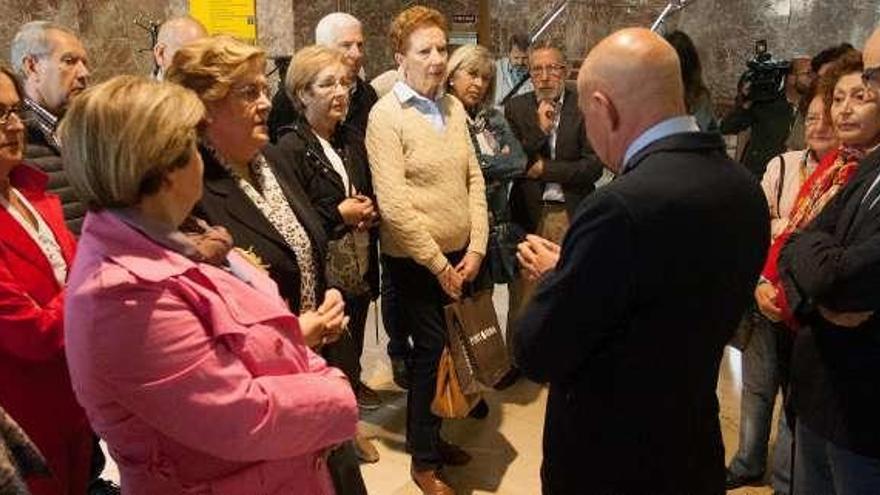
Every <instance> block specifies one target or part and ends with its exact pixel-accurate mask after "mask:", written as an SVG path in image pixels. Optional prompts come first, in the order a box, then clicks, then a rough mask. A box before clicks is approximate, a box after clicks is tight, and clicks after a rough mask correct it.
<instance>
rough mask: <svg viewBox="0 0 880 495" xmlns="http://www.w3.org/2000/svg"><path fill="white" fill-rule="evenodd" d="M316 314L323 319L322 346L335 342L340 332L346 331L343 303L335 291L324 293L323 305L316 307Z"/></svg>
mask: <svg viewBox="0 0 880 495" xmlns="http://www.w3.org/2000/svg"><path fill="white" fill-rule="evenodd" d="M318 314H319V315H321V316H322V317H323V318H324V326H325V331H324V340H323V342H322V344H329V343H331V342H336V341H337V340H339V337H341V336H342V332H343V331H345V330H347V329H348V317H347V316H345V301H344V300H343V299H342V294H341V293H340V292H339V291H338V290H336V289H330V290H328V291H326V292H324V303H323V304H321V306H319V307H318Z"/></svg>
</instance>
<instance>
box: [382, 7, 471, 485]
mask: <svg viewBox="0 0 880 495" xmlns="http://www.w3.org/2000/svg"><path fill="white" fill-rule="evenodd" d="M446 30H447V24H446V20H445V19H444V18H443V16H442V15H441V14H440V13H439V12H437V11H436V10H433V9H430V8H426V7H421V6H416V7H412V8H409V9H407V10H405V11H403V12H402V13H401V14H400V15H398V16H397V18H396V19H395V20H394V21H393V22H392V25H391V44H392V46H393V48H394V51H395V55H394V56H395V59H396V60H397V62H398V64H399V65H400V69H401V74H402V75H403V77H402V80H401V81H398V82H397V83H396V84H395V85H394V88H393V89H392V90H391V92H389V93H388V94H387V95H385V96H384V97H383V98H382V99H381V100H379V102H378V103H376V106H375V107H373V111H372V112H371V114H370V120H369V124H368V126H367V136H366V144H367V152H368V154H369V161H370V168H371V170H372V173H373V183H374V187H375V192H376V197H377V200H378V205H379V212H380V215H381V218H382V223H381V224H380V229H379V232H380V240H381V249H382V256H383V257H384V258H385V263H386V267H387V269H388V272H389V276H390V278H391V281H392V283H393V284H394V286H395V287H396V289H397V292H398V296H399V306H400V311H401V315H400V317H401V319H402V323H403V326H404V327H405V328H408V329H409V330H410V332H411V337H412V339H413V343H414V349H413V352H412V354H411V355H410V363H409V365H410V366H409V372H410V376H409V383H410V387H409V390H408V396H407V428H406V430H407V448H408V450H409V452H410V454H411V455H412V475H413V478H414V480H415V481H416V484H417V485H419V487H420V488H421V489H422V491H424V492H426V493H452V491H451V488H450V487H449V486H448V485H446V484H445V482H444V481H443V480H442V477H441V475H440V471H439V470H440V468H441V467H442V466H443V465H444V464H452V465H454V464H463V463H465V462H467V461H468V460H469V457H468V455H467V454H466V453H465V452H464V451H462V450H461V449H459V448H457V447H455V446H453V445H452V444H449V443H447V442H445V441H444V440H442V439H441V438H440V423H441V420H440V418H439V417H437V416H435V415H433V414H432V413H431V410H430V406H431V399H432V398H433V396H434V387H435V381H436V377H437V363H438V362H439V359H440V355H441V353H442V351H443V347H444V345H445V343H446V328H445V327H446V326H445V322H444V316H443V306H444V305H445V304H448V303H449V301H450V300H453V299H457V298H458V297H460V296H461V291H462V285H463V284H464V283H466V282H469V281H472V280H473V279H474V278H475V277H476V275H477V272H478V271H479V269H480V264H481V262H482V260H483V256H484V255H485V252H486V240H487V236H488V216H487V211H486V197H485V191H484V185H483V176H482V172H481V171H480V166H479V164H478V163H477V159H476V157H475V155H474V150H473V146H472V145H471V141H470V135H469V133H468V127H467V120H466V113H465V110H464V107H462V104H461V103H460V102H459V101H458V100H457V99H455V98H454V97H452V96H449V95H442V93H441V92H442V90H443V86H444V85H443V82H444V77H445V71H446V62H447V57H448V55H447V52H446Z"/></svg>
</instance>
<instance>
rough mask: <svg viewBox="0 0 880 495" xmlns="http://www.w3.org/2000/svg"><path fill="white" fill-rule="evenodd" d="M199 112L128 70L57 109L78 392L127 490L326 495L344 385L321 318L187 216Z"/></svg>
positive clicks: (220, 234) (197, 187) (175, 92)
mask: <svg viewBox="0 0 880 495" xmlns="http://www.w3.org/2000/svg"><path fill="white" fill-rule="evenodd" d="M204 119H205V106H204V105H203V104H202V102H201V101H200V100H199V99H198V97H196V95H195V94H193V93H192V92H190V91H187V90H185V89H184V88H182V87H180V86H177V85H174V84H169V83H160V82H155V81H151V80H148V79H145V78H140V77H134V76H119V77H116V78H113V79H111V80H109V81H107V82H105V83H103V84H100V85H97V86H95V87H93V88H90V89H88V90H87V91H85V92H84V93H82V94H81V95H80V96H79V97H78V98H77V99H76V100H75V101H74V102H73V104H72V105H71V107H70V108H69V109H68V111H67V114H66V116H65V118H64V121H63V122H62V124H61V127H60V134H61V139H63V141H64V143H65V146H64V160H65V167H66V171H67V173H68V175H69V177H70V181H71V184H72V185H73V187H74V189H75V191H76V193H77V194H78V196H79V197H80V198H82V199H83V200H84V201H85V202H86V203H87V204H88V207H89V210H90V211H89V213H88V214H87V215H86V219H85V223H84V226H83V231H82V237H80V244H79V250H78V252H77V256H76V258H75V260H74V263H73V268H72V270H71V274H70V277H69V283H68V288H67V299H66V302H65V315H66V316H65V323H66V326H67V329H68V332H67V336H66V340H67V347H66V353H67V358H68V362H69V365H70V375H71V380H72V383H73V387H74V390H75V392H76V395H77V398H78V400H79V402H80V403H81V404H82V405H83V407H84V408H85V410H86V412H87V414H88V416H89V419H90V420H91V422H92V426H93V427H94V429H95V431H96V432H97V433H98V434H99V435H100V436H101V437H102V438H103V439H104V440H105V441H106V442H107V444H108V446H109V448H110V451H111V453H112V454H113V456H114V458H115V459H116V462H117V464H118V465H119V469H120V473H121V477H122V489H123V492H124V493H126V494H127V495H139V494H144V495H147V494H155V493H162V494H169V495H174V494H181V495H182V494H185V493H224V494H230V495H234V494H241V495H245V494H252V493H255V492H257V491H259V492H260V493H267V494H279V495H280V494H288V493H309V494H312V493H315V494H332V493H334V492H333V488H332V486H331V482H330V477H329V475H328V472H327V469H326V467H325V462H324V461H325V459H326V454H327V452H328V451H329V450H330V449H332V448H333V446H335V445H337V444H338V443H340V442H343V441H345V440H347V439H349V438H351V437H352V435H353V434H354V430H355V423H356V421H357V407H356V405H355V401H354V396H353V395H352V393H351V390H350V388H349V386H348V384H347V383H346V382H345V381H344V380H343V375H342V373H340V372H339V371H338V370H336V369H333V368H329V367H327V366H326V364H325V363H324V361H323V360H321V358H320V357H318V356H317V355H315V354H314V353H313V352H312V351H311V350H310V349H309V348H308V347H307V346H306V344H305V340H304V338H303V334H304V333H308V332H310V331H313V329H310V328H308V327H309V326H310V325H311V326H314V325H317V324H318V323H317V322H315V321H311V322H310V321H307V320H304V319H298V318H297V317H296V316H294V315H293V314H291V313H290V311H289V309H288V306H287V303H286V302H285V301H284V300H283V299H282V298H281V297H279V295H278V291H277V286H276V285H275V284H274V283H273V282H272V280H271V279H270V278H269V277H268V276H266V274H265V273H264V272H263V271H262V270H261V269H259V268H258V267H257V266H255V264H254V263H253V262H252V261H249V260H248V259H246V258H245V257H243V256H242V255H241V254H239V253H238V252H237V251H235V250H230V247H231V239H230V238H229V236H228V234H226V233H225V231H223V230H222V229H217V228H212V227H209V226H208V225H207V224H205V223H204V222H203V221H199V220H194V219H192V217H190V210H191V209H192V208H193V206H194V205H195V204H196V202H197V201H198V200H199V197H200V196H201V193H202V168H203V167H202V160H201V157H200V155H199V153H198V151H197V150H196V143H197V140H198V132H197V129H198V127H199V126H200V125H202V124H203V122H204ZM184 231H187V233H184ZM329 318H330V319H331V320H332V321H329V322H328V323H327V324H328V325H334V324H341V321H342V319H343V318H344V315H343V314H342V311H341V309H339V311H336V312H335V313H334V314H332V315H329Z"/></svg>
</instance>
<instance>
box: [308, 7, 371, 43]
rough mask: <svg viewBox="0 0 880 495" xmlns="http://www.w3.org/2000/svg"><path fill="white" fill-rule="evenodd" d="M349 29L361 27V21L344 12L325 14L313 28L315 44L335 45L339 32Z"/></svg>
mask: <svg viewBox="0 0 880 495" xmlns="http://www.w3.org/2000/svg"><path fill="white" fill-rule="evenodd" d="M349 27H361V21H359V20H358V18H357V17H355V16H353V15H351V14H348V13H346V12H333V13H332V14H327V15H325V16H324V17H322V18H321V20H320V21H318V25H317V26H315V44H316V45H324V46H332V45H334V44H336V38H338V37H339V31H341V30H343V29H345V28H349Z"/></svg>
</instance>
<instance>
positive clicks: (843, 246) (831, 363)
mask: <svg viewBox="0 0 880 495" xmlns="http://www.w3.org/2000/svg"><path fill="white" fill-rule="evenodd" d="M878 173H880V151H875V152H874V153H872V154H871V155H869V156H868V157H866V158H865V159H864V160H863V161H862V163H861V165H860V166H859V171H858V172H857V174H856V176H855V177H853V179H852V180H851V181H850V182H849V184H847V185H846V186H845V187H844V188H843V189H842V190H841V191H840V192H839V193H838V194H837V196H836V197H835V198H834V199H833V200H832V201H831V202H830V203H829V204H828V205H827V206H826V207H825V209H824V210H823V211H822V212H821V213H820V214H819V215H818V216H817V217H816V219H815V220H814V221H813V222H812V223H811V224H810V225H809V226H808V227H807V228H806V229H805V230H804V231H803V232H802V233H800V234H797V235H795V236H792V238H791V239H790V240H789V242H788V244H786V245H785V247H784V248H783V250H782V253H781V254H780V258H779V267H780V275H781V277H782V283H783V287H784V288H785V293H786V296H787V297H788V301H789V303H790V305H791V307H792V309H793V310H794V311H795V314H796V315H797V316H798V319H799V321H802V322H804V323H805V324H806V326H805V327H804V328H801V329H800V330H799V331H798V334H797V337H796V339H795V346H794V353H793V357H792V377H791V395H792V404H793V406H794V408H795V411H796V413H797V416H798V418H799V420H800V421H803V422H804V424H806V425H807V426H809V428H810V429H811V430H812V431H814V432H816V433H818V434H819V435H821V436H823V437H824V438H826V439H828V440H830V441H831V442H832V443H834V444H836V445H839V446H841V447H843V448H845V449H849V450H852V451H854V452H856V453H858V454H861V455H864V456H869V457H874V458H880V421H878V418H880V316H878V315H877V314H875V315H874V316H873V317H871V318H870V319H869V320H868V321H867V322H865V323H864V324H862V325H861V326H859V327H858V328H854V329H850V328H839V327H837V326H835V325H833V324H832V323H830V322H828V321H826V320H824V319H823V318H822V317H821V316H819V314H818V313H817V311H816V308H817V306H818V305H823V306H826V307H829V308H831V309H835V310H838V311H878V312H880V290H878V287H880V207H877V206H875V207H874V208H873V209H871V210H867V212H866V214H864V213H860V212H859V210H860V209H861V208H862V198H864V196H865V194H866V193H867V191H868V188H869V187H870V185H871V184H872V183H873V181H874V179H876V178H877V175H878Z"/></svg>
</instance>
